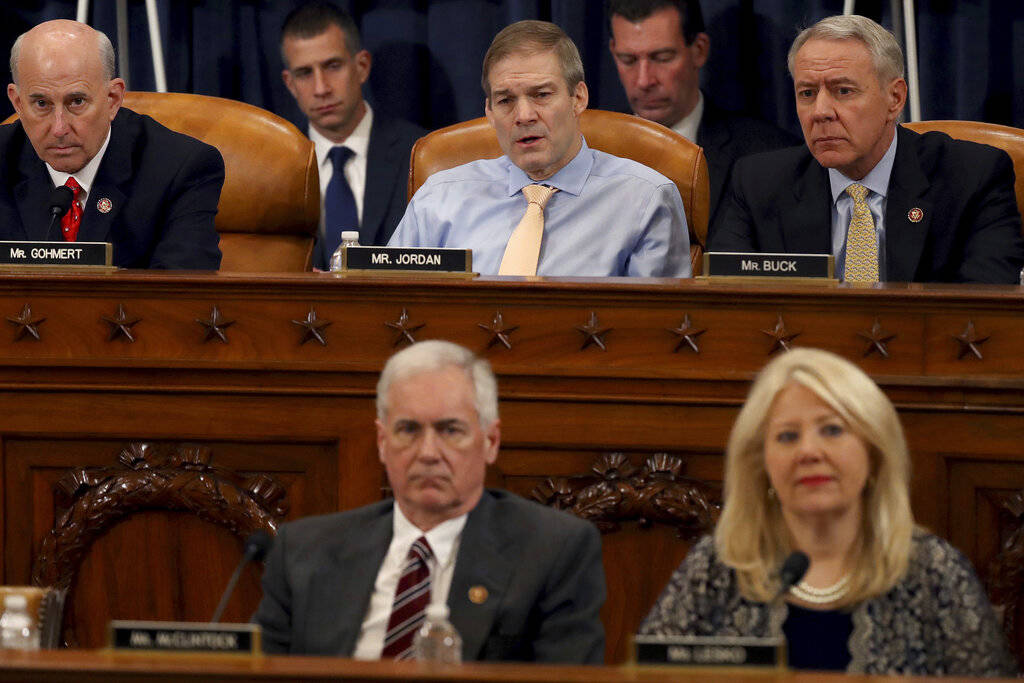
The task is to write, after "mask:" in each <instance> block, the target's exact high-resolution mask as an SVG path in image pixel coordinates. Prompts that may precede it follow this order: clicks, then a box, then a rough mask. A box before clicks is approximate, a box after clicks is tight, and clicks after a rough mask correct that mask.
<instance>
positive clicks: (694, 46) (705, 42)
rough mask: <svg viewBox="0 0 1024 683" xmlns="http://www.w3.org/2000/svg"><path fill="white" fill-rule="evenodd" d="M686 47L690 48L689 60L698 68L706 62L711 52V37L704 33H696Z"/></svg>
mask: <svg viewBox="0 0 1024 683" xmlns="http://www.w3.org/2000/svg"><path fill="white" fill-rule="evenodd" d="M687 48H688V49H689V50H690V60H691V61H692V62H693V64H694V66H696V67H697V68H698V69H699V68H701V67H703V66H704V65H705V64H707V61H708V56H709V55H710V54H711V37H710V36H708V34H706V33H698V34H697V35H695V36H694V37H693V42H692V43H690V44H689V45H688V46H687Z"/></svg>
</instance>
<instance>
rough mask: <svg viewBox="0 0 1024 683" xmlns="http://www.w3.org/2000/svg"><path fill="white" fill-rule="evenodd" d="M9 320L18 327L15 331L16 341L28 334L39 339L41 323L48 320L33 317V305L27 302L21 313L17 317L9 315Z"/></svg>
mask: <svg viewBox="0 0 1024 683" xmlns="http://www.w3.org/2000/svg"><path fill="white" fill-rule="evenodd" d="M7 322H9V323H11V324H12V325H14V326H15V327H17V328H18V331H17V332H15V333H14V341H21V340H22V339H24V338H25V337H27V336H31V337H32V338H33V339H35V340H36V341H39V325H41V324H43V323H44V322H46V318H33V317H32V306H31V305H29V304H25V305H24V306H23V307H22V309H21V315H19V316H18V317H17V318H12V317H10V316H7Z"/></svg>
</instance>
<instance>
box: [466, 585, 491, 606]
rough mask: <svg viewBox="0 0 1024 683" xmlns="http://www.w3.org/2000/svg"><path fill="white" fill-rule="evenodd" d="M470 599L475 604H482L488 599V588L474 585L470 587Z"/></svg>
mask: <svg viewBox="0 0 1024 683" xmlns="http://www.w3.org/2000/svg"><path fill="white" fill-rule="evenodd" d="M469 601H470V602H472V603H473V604H474V605H482V604H484V602H486V601H487V589H486V588H484V587H483V586H473V587H472V588H470V589H469Z"/></svg>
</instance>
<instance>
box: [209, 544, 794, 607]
mask: <svg viewBox="0 0 1024 683" xmlns="http://www.w3.org/2000/svg"><path fill="white" fill-rule="evenodd" d="M272 545H274V539H273V538H271V536H270V534H268V533H267V532H266V531H263V530H262V529H259V530H257V531H254V532H253V533H252V534H251V535H250V536H249V538H247V539H245V554H244V555H242V559H241V560H240V561H239V562H238V566H237V567H235V573H234V574H232V575H231V580H230V581H228V586H227V588H225V589H224V594H223V595H221V596H220V603H219V604H218V605H217V609H216V610H215V611H214V613H213V619H210V623H211V624H216V623H217V622H218V621H220V617H221V615H222V614H224V608H225V607H227V606H228V598H230V597H231V594H232V593H234V592H235V584H237V583H238V579H239V577H240V576H242V570H243V569H245V565H247V564H249V563H250V562H253V561H255V562H259V561H260V560H262V559H263V558H264V557H266V556H267V553H268V552H269V551H270V546H272ZM801 576H803V574H801ZM798 580H799V579H798Z"/></svg>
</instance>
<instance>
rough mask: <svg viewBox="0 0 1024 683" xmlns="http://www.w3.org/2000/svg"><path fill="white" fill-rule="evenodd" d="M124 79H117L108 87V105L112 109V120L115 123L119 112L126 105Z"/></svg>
mask: <svg viewBox="0 0 1024 683" xmlns="http://www.w3.org/2000/svg"><path fill="white" fill-rule="evenodd" d="M124 90H125V86H124V79H123V78H115V79H113V80H112V81H110V85H109V86H107V105H108V106H109V107H110V120H111V121H113V120H114V117H115V116H117V111H118V110H119V109H120V108H121V105H122V104H124Z"/></svg>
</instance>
